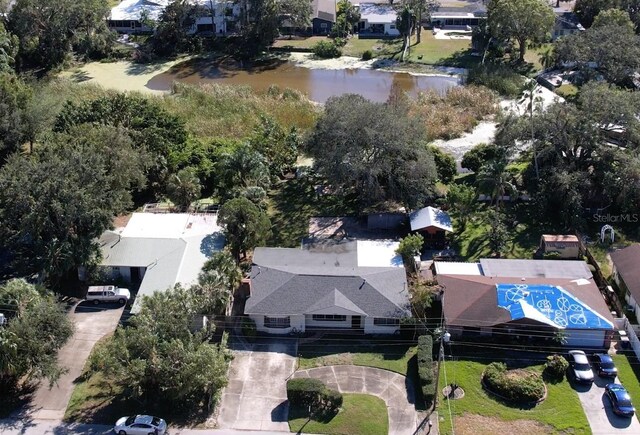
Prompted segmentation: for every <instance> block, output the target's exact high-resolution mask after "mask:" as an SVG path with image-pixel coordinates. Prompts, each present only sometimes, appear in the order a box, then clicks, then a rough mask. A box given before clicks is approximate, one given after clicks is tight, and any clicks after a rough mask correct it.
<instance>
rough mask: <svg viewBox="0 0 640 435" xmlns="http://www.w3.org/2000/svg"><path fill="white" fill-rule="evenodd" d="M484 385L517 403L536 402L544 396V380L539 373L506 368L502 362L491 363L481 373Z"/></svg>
mask: <svg viewBox="0 0 640 435" xmlns="http://www.w3.org/2000/svg"><path fill="white" fill-rule="evenodd" d="M482 380H483V381H484V383H485V386H486V387H487V388H488V389H489V390H491V391H493V392H494V393H496V394H498V395H500V396H502V397H504V398H505V399H507V400H510V401H512V402H518V403H522V402H525V403H531V402H536V401H538V400H540V399H542V397H544V391H545V387H544V381H543V380H542V377H541V376H540V374H539V373H536V372H532V371H528V370H507V366H506V364H504V363H497V362H496V363H491V364H489V365H488V366H487V368H486V369H485V370H484V373H483V374H482Z"/></svg>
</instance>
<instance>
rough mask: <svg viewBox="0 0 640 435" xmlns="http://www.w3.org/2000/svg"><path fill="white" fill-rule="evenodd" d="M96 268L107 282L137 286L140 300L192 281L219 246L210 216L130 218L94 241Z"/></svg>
mask: <svg viewBox="0 0 640 435" xmlns="http://www.w3.org/2000/svg"><path fill="white" fill-rule="evenodd" d="M99 243H100V250H101V253H102V261H101V263H100V266H102V267H103V268H104V270H105V271H106V272H107V273H108V275H109V276H110V278H111V279H121V280H123V281H125V282H130V283H135V284H137V283H140V288H139V289H138V293H137V296H136V300H135V302H134V304H133V307H132V309H131V312H132V313H136V312H137V311H138V310H139V309H140V302H141V299H142V298H141V296H144V295H150V294H152V293H154V292H156V291H163V290H166V289H168V288H170V287H173V286H174V285H175V284H183V285H190V284H193V283H195V282H196V280H197V278H198V274H199V273H200V271H201V269H202V266H203V265H204V263H205V262H206V261H207V260H208V259H209V258H210V257H211V256H212V255H213V254H214V253H215V252H217V251H220V250H221V249H222V248H223V245H224V238H223V236H222V232H221V228H220V227H219V226H218V224H217V219H216V215H215V214H197V215H196V214H189V213H134V214H133V215H132V216H131V219H130V220H129V222H128V223H127V225H126V226H125V227H124V228H119V229H116V230H114V231H105V232H104V233H103V234H102V236H101V237H100V240H99Z"/></svg>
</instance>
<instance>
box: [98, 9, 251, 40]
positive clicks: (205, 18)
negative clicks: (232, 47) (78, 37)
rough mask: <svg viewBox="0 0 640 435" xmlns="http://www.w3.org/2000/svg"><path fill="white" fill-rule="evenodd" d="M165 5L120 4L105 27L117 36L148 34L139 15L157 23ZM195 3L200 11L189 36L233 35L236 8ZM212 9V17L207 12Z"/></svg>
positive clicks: (150, 29)
mask: <svg viewBox="0 0 640 435" xmlns="http://www.w3.org/2000/svg"><path fill="white" fill-rule="evenodd" d="M169 3H171V0H122V1H121V2H120V3H119V4H118V5H117V6H115V7H114V8H113V9H111V13H110V14H109V18H108V19H107V24H108V26H109V28H111V29H113V30H115V31H117V32H118V33H130V34H135V33H150V32H152V31H153V29H152V28H150V27H148V26H146V25H145V24H144V23H143V22H142V21H143V20H142V17H143V15H146V19H148V20H152V21H158V20H159V19H160V16H161V15H162V11H164V9H165V8H166V7H167V6H168V5H169ZM196 3H197V4H198V5H199V6H201V7H202V11H203V12H202V16H200V17H199V18H198V19H197V20H196V22H195V23H194V25H193V26H192V27H191V29H190V32H191V33H196V32H213V33H216V34H222V35H226V34H229V33H234V32H235V29H236V27H235V26H236V21H237V18H238V17H239V16H240V5H239V4H236V3H234V2H233V1H221V0H211V1H210V0H196ZM212 7H213V17H212V16H211V15H212V14H211V12H210V11H211V8H212ZM212 18H213V19H212Z"/></svg>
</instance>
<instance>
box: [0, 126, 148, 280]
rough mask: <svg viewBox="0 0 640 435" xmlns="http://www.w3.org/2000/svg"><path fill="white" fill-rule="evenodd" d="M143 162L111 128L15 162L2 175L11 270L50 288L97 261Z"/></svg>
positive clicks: (1, 232)
mask: <svg viewBox="0 0 640 435" xmlns="http://www.w3.org/2000/svg"><path fill="white" fill-rule="evenodd" d="M143 169H144V158H142V157H141V155H140V154H139V153H138V152H137V151H136V150H135V149H133V147H132V144H131V141H130V139H129V137H128V136H127V135H124V134H122V132H121V131H120V130H118V129H116V128H113V127H102V128H79V129H74V130H73V131H71V132H70V134H69V135H66V134H60V135H57V136H53V137H52V138H51V140H50V141H49V142H48V143H46V144H44V145H43V146H42V147H41V148H40V149H39V150H37V152H35V153H34V154H33V155H30V156H21V155H17V154H14V155H13V156H11V157H10V158H9V160H8V161H7V163H6V165H5V166H4V167H3V168H2V169H0V220H1V221H2V222H3V225H2V227H1V228H0V243H1V244H2V246H4V247H6V248H8V249H9V250H10V252H12V253H13V254H14V255H15V258H16V265H15V267H16V269H17V270H18V271H19V272H20V273H22V274H25V275H31V274H34V273H39V274H40V277H41V278H44V277H47V276H49V277H50V278H51V279H52V280H55V279H56V278H58V277H60V276H63V275H64V274H65V273H67V272H70V271H72V270H74V269H75V268H77V267H78V266H80V265H84V264H88V263H90V262H91V261H92V260H93V259H94V258H95V255H96V253H97V246H96V242H95V239H96V238H98V237H99V236H100V234H102V232H103V231H104V230H106V229H108V228H109V227H110V226H111V219H112V217H113V216H114V215H115V214H116V213H118V212H122V211H123V210H124V209H126V208H127V207H129V206H130V205H131V193H130V192H131V189H135V188H138V187H141V184H142V183H143V182H144V177H143Z"/></svg>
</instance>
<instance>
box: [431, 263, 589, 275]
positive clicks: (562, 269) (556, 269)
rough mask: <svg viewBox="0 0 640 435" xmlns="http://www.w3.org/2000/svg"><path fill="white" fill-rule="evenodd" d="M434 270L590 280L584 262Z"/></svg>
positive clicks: (475, 265) (452, 265) (447, 265)
mask: <svg viewBox="0 0 640 435" xmlns="http://www.w3.org/2000/svg"><path fill="white" fill-rule="evenodd" d="M433 266H434V272H435V273H436V275H475V276H493V277H503V278H566V279H589V280H590V279H593V274H592V273H591V271H590V270H589V267H588V266H587V263H585V262H584V261H571V260H567V261H559V260H520V259H506V258H481V259H480V260H479V262H478V263H461V262H449V261H434V263H433Z"/></svg>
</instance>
